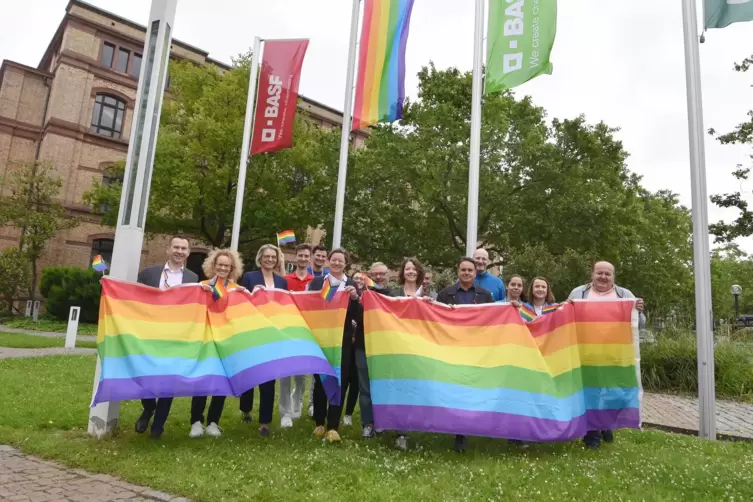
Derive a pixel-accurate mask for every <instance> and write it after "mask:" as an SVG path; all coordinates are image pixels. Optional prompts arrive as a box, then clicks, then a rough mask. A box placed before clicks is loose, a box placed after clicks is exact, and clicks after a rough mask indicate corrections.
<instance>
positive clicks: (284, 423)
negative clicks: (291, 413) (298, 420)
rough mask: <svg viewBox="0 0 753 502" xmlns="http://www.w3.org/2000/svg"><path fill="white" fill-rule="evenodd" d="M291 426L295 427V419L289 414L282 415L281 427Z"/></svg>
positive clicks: (287, 427)
mask: <svg viewBox="0 0 753 502" xmlns="http://www.w3.org/2000/svg"><path fill="white" fill-rule="evenodd" d="M291 427H293V419H292V418H290V417H288V416H284V417H282V420H280V428H282V429H290V428H291Z"/></svg>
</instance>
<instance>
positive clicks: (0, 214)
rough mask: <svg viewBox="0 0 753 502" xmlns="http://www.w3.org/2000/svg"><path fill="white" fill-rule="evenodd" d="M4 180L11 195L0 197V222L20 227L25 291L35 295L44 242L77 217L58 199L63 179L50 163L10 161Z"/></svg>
mask: <svg viewBox="0 0 753 502" xmlns="http://www.w3.org/2000/svg"><path fill="white" fill-rule="evenodd" d="M6 179H7V180H8V183H7V187H8V190H9V192H10V194H9V195H8V196H6V197H4V198H2V199H0V223H2V225H4V226H11V227H15V228H17V229H19V232H20V235H19V240H18V249H19V250H20V251H22V252H23V253H24V254H25V255H26V256H27V258H28V260H29V263H30V269H31V280H30V281H29V283H28V292H29V297H30V298H34V297H35V294H36V287H37V277H38V271H37V262H38V260H39V258H40V257H41V256H42V253H43V252H44V250H45V246H46V245H47V241H49V240H50V239H51V238H52V237H54V236H55V235H56V234H57V233H58V232H60V231H61V230H65V229H69V228H73V227H74V226H76V225H77V224H78V220H77V219H76V218H73V217H71V216H69V215H68V214H67V212H66V211H65V209H64V208H63V206H62V205H61V204H60V203H59V202H58V197H59V195H60V188H61V187H62V186H63V182H62V180H61V179H60V176H58V174H57V171H56V169H55V168H54V167H53V166H52V165H51V164H49V163H46V162H32V163H29V164H12V165H11V167H10V170H9V172H8V173H7V174H6Z"/></svg>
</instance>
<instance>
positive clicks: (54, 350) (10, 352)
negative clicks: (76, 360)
mask: <svg viewBox="0 0 753 502" xmlns="http://www.w3.org/2000/svg"><path fill="white" fill-rule="evenodd" d="M96 353H97V349H66V348H63V347H51V348H46V349H11V348H8V347H0V359H11V358H15V357H43V356H80V355H88V354H96Z"/></svg>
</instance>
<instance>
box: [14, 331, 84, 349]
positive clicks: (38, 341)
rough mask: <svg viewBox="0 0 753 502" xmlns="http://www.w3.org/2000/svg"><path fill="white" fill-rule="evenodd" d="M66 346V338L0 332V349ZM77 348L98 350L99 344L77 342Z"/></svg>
mask: <svg viewBox="0 0 753 502" xmlns="http://www.w3.org/2000/svg"><path fill="white" fill-rule="evenodd" d="M64 346H65V338H50V337H46V336H36V335H27V334H23V333H2V332H0V347H9V348H13V349H43V348H49V347H64ZM76 347H77V348H81V349H84V348H86V349H96V348H97V342H89V341H83V340H76Z"/></svg>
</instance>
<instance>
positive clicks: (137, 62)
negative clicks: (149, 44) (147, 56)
mask: <svg viewBox="0 0 753 502" xmlns="http://www.w3.org/2000/svg"><path fill="white" fill-rule="evenodd" d="M128 73H130V74H131V76H132V77H136V79H137V80H138V78H139V76H140V75H141V54H139V53H137V52H134V53H133V59H132V60H131V71H129V72H128Z"/></svg>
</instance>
